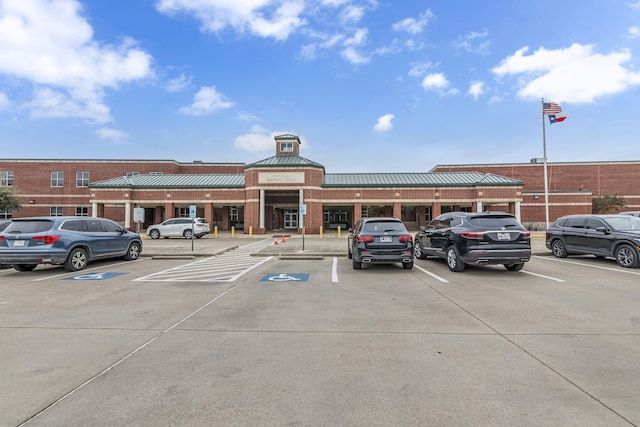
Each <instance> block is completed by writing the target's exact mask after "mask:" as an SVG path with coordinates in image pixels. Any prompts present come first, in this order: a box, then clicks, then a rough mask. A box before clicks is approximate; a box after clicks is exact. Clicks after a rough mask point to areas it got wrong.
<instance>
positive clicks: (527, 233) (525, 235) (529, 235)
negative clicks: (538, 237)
mask: <svg viewBox="0 0 640 427" xmlns="http://www.w3.org/2000/svg"><path fill="white" fill-rule="evenodd" d="M522 237H531V232H530V231H523V232H522Z"/></svg>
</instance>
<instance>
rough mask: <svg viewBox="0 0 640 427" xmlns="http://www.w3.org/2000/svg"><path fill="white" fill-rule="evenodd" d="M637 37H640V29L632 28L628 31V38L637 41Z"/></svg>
mask: <svg viewBox="0 0 640 427" xmlns="http://www.w3.org/2000/svg"><path fill="white" fill-rule="evenodd" d="M637 37H640V27H630V28H629V29H628V30H627V38H629V39H635V38H637Z"/></svg>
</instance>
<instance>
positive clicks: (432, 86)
mask: <svg viewBox="0 0 640 427" xmlns="http://www.w3.org/2000/svg"><path fill="white" fill-rule="evenodd" d="M450 86H451V83H449V80H447V77H446V76H445V75H444V74H442V73H432V74H427V75H426V76H425V77H424V79H422V88H423V89H424V91H425V92H429V91H433V92H438V93H440V94H441V95H452V94H456V93H458V90H457V89H453V88H452V89H449V87H450Z"/></svg>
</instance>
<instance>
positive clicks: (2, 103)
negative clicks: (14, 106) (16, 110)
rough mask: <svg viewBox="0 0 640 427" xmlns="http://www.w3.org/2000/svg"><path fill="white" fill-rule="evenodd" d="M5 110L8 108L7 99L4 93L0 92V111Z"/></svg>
mask: <svg viewBox="0 0 640 427" xmlns="http://www.w3.org/2000/svg"><path fill="white" fill-rule="evenodd" d="M7 108H9V98H7V95H5V94H4V93H2V92H0V111H2V110H6V109H7Z"/></svg>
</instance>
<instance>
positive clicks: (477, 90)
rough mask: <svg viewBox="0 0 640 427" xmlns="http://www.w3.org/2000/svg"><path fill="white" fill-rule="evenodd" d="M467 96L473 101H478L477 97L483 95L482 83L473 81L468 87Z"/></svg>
mask: <svg viewBox="0 0 640 427" xmlns="http://www.w3.org/2000/svg"><path fill="white" fill-rule="evenodd" d="M467 93H468V94H469V95H471V96H473V99H475V100H478V97H480V95H482V94H483V93H484V82H481V81H474V82H471V84H470V85H469V92H467Z"/></svg>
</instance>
